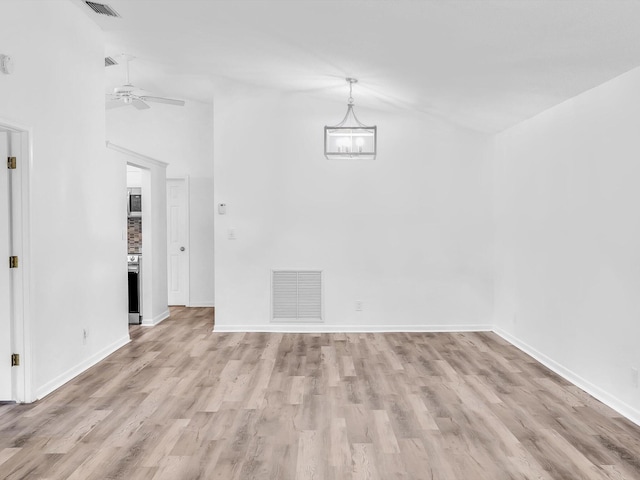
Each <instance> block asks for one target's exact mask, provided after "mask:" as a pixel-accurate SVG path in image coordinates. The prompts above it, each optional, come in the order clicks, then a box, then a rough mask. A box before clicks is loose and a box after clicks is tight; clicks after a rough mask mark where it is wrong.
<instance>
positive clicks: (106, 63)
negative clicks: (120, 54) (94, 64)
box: [104, 57, 118, 67]
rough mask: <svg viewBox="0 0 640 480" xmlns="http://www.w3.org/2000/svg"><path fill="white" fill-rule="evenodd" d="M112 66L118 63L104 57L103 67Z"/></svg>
mask: <svg viewBox="0 0 640 480" xmlns="http://www.w3.org/2000/svg"><path fill="white" fill-rule="evenodd" d="M112 65H118V62H116V61H115V60H114V59H113V58H111V57H104V66H105V67H110V66H112Z"/></svg>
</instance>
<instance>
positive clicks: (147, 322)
mask: <svg viewBox="0 0 640 480" xmlns="http://www.w3.org/2000/svg"><path fill="white" fill-rule="evenodd" d="M169 315H170V312H169V309H166V310H165V311H164V312H162V313H160V314H159V315H156V316H155V317H153V318H152V319H151V320H148V319H146V318H143V319H142V323H141V325H142V326H143V327H153V326H155V325H158V324H159V323H160V322H162V321H163V320H166V319H167V318H169Z"/></svg>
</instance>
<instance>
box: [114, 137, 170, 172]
mask: <svg viewBox="0 0 640 480" xmlns="http://www.w3.org/2000/svg"><path fill="white" fill-rule="evenodd" d="M106 145H107V148H110V149H111V150H115V151H116V152H120V153H124V154H125V155H129V156H130V157H133V158H137V159H138V160H141V162H140V163H136V162H135V160H128V161H127V163H130V164H131V165H133V166H135V167H140V168H150V166H154V167H161V168H167V167H168V166H169V164H168V163H166V162H163V161H162V160H158V159H156V158H152V157H147V156H146V155H143V154H141V153H138V152H134V151H133V150H129V149H128V148H124V147H121V146H119V145H116V144H114V143H111V142H110V141H109V140H107V141H106Z"/></svg>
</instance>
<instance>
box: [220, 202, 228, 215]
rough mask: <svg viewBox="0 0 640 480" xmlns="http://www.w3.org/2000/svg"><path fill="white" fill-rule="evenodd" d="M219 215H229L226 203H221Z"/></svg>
mask: <svg viewBox="0 0 640 480" xmlns="http://www.w3.org/2000/svg"><path fill="white" fill-rule="evenodd" d="M218 213H219V214H220V215H224V214H226V213H227V204H226V203H219V204H218Z"/></svg>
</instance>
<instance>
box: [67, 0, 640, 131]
mask: <svg viewBox="0 0 640 480" xmlns="http://www.w3.org/2000/svg"><path fill="white" fill-rule="evenodd" d="M71 1H73V2H74V3H75V4H76V5H78V7H79V8H81V9H82V11H84V12H85V13H86V15H88V16H89V17H90V18H92V19H93V20H95V21H96V22H97V23H98V24H99V25H100V26H101V27H102V29H103V30H104V32H105V36H106V41H107V51H106V52H105V53H106V54H107V55H110V56H115V55H117V54H119V53H122V52H124V53H128V54H132V55H134V56H136V57H137V58H136V59H135V60H134V61H133V62H132V63H131V80H132V82H133V83H134V84H135V85H136V86H138V87H143V88H144V89H145V90H148V91H151V92H153V93H155V94H158V95H164V96H170V97H174V98H183V99H187V100H189V99H190V100H199V101H205V102H209V101H211V100H212V98H213V94H214V92H215V90H216V88H217V86H218V85H220V84H221V82H224V81H233V82H242V83H248V84H254V85H259V86H261V87H269V88H275V89H279V90H282V91H285V92H305V91H308V92H309V94H312V95H317V96H321V97H323V98H326V99H328V100H329V99H330V100H335V101H340V102H345V101H346V97H347V96H348V88H347V85H346V82H345V81H344V78H345V77H347V76H354V77H357V78H358V79H359V80H360V83H359V84H358V85H357V87H356V88H355V90H354V97H355V99H356V104H358V105H360V106H361V107H365V106H366V107H371V108H377V109H396V108H399V109H407V110H412V111H417V112H424V113H429V114H433V115H436V116H438V117H441V118H445V119H448V120H450V121H452V122H455V123H457V124H460V125H464V126H468V127H471V128H473V129H477V130H480V131H484V132H497V131H500V130H503V129H505V128H506V127H509V126H511V125H514V124H515V123H518V122H520V121H522V120H524V119H526V118H529V117H531V116H533V115H535V114H536V113H539V112H541V111H543V110H545V109H547V108H549V107H551V106H553V105H555V104H558V103H560V102H562V101H564V100H566V99H568V98H571V97H573V96H575V95H577V94H579V93H581V92H583V91H585V90H588V89H589V88H592V87H594V86H596V85H599V84H601V83H603V82H605V81H607V80H609V79H611V78H613V77H615V76H617V75H620V74H622V73H624V72H626V71H628V70H630V69H632V68H634V67H636V66H639V65H640V28H638V27H639V26H640V1H639V0H208V1H207V0H104V1H102V0H94V1H101V3H107V4H108V5H110V6H111V7H113V8H114V9H115V10H116V11H117V12H118V13H119V14H120V15H121V16H122V18H118V19H113V18H108V17H104V16H100V15H97V14H95V13H93V12H92V11H91V10H89V8H88V7H86V6H85V5H84V4H83V3H82V0H71ZM106 71H107V85H108V86H109V87H114V86H116V85H120V84H122V83H124V69H123V68H122V67H121V66H113V67H109V68H107V69H106ZM639 88H640V86H639Z"/></svg>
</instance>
